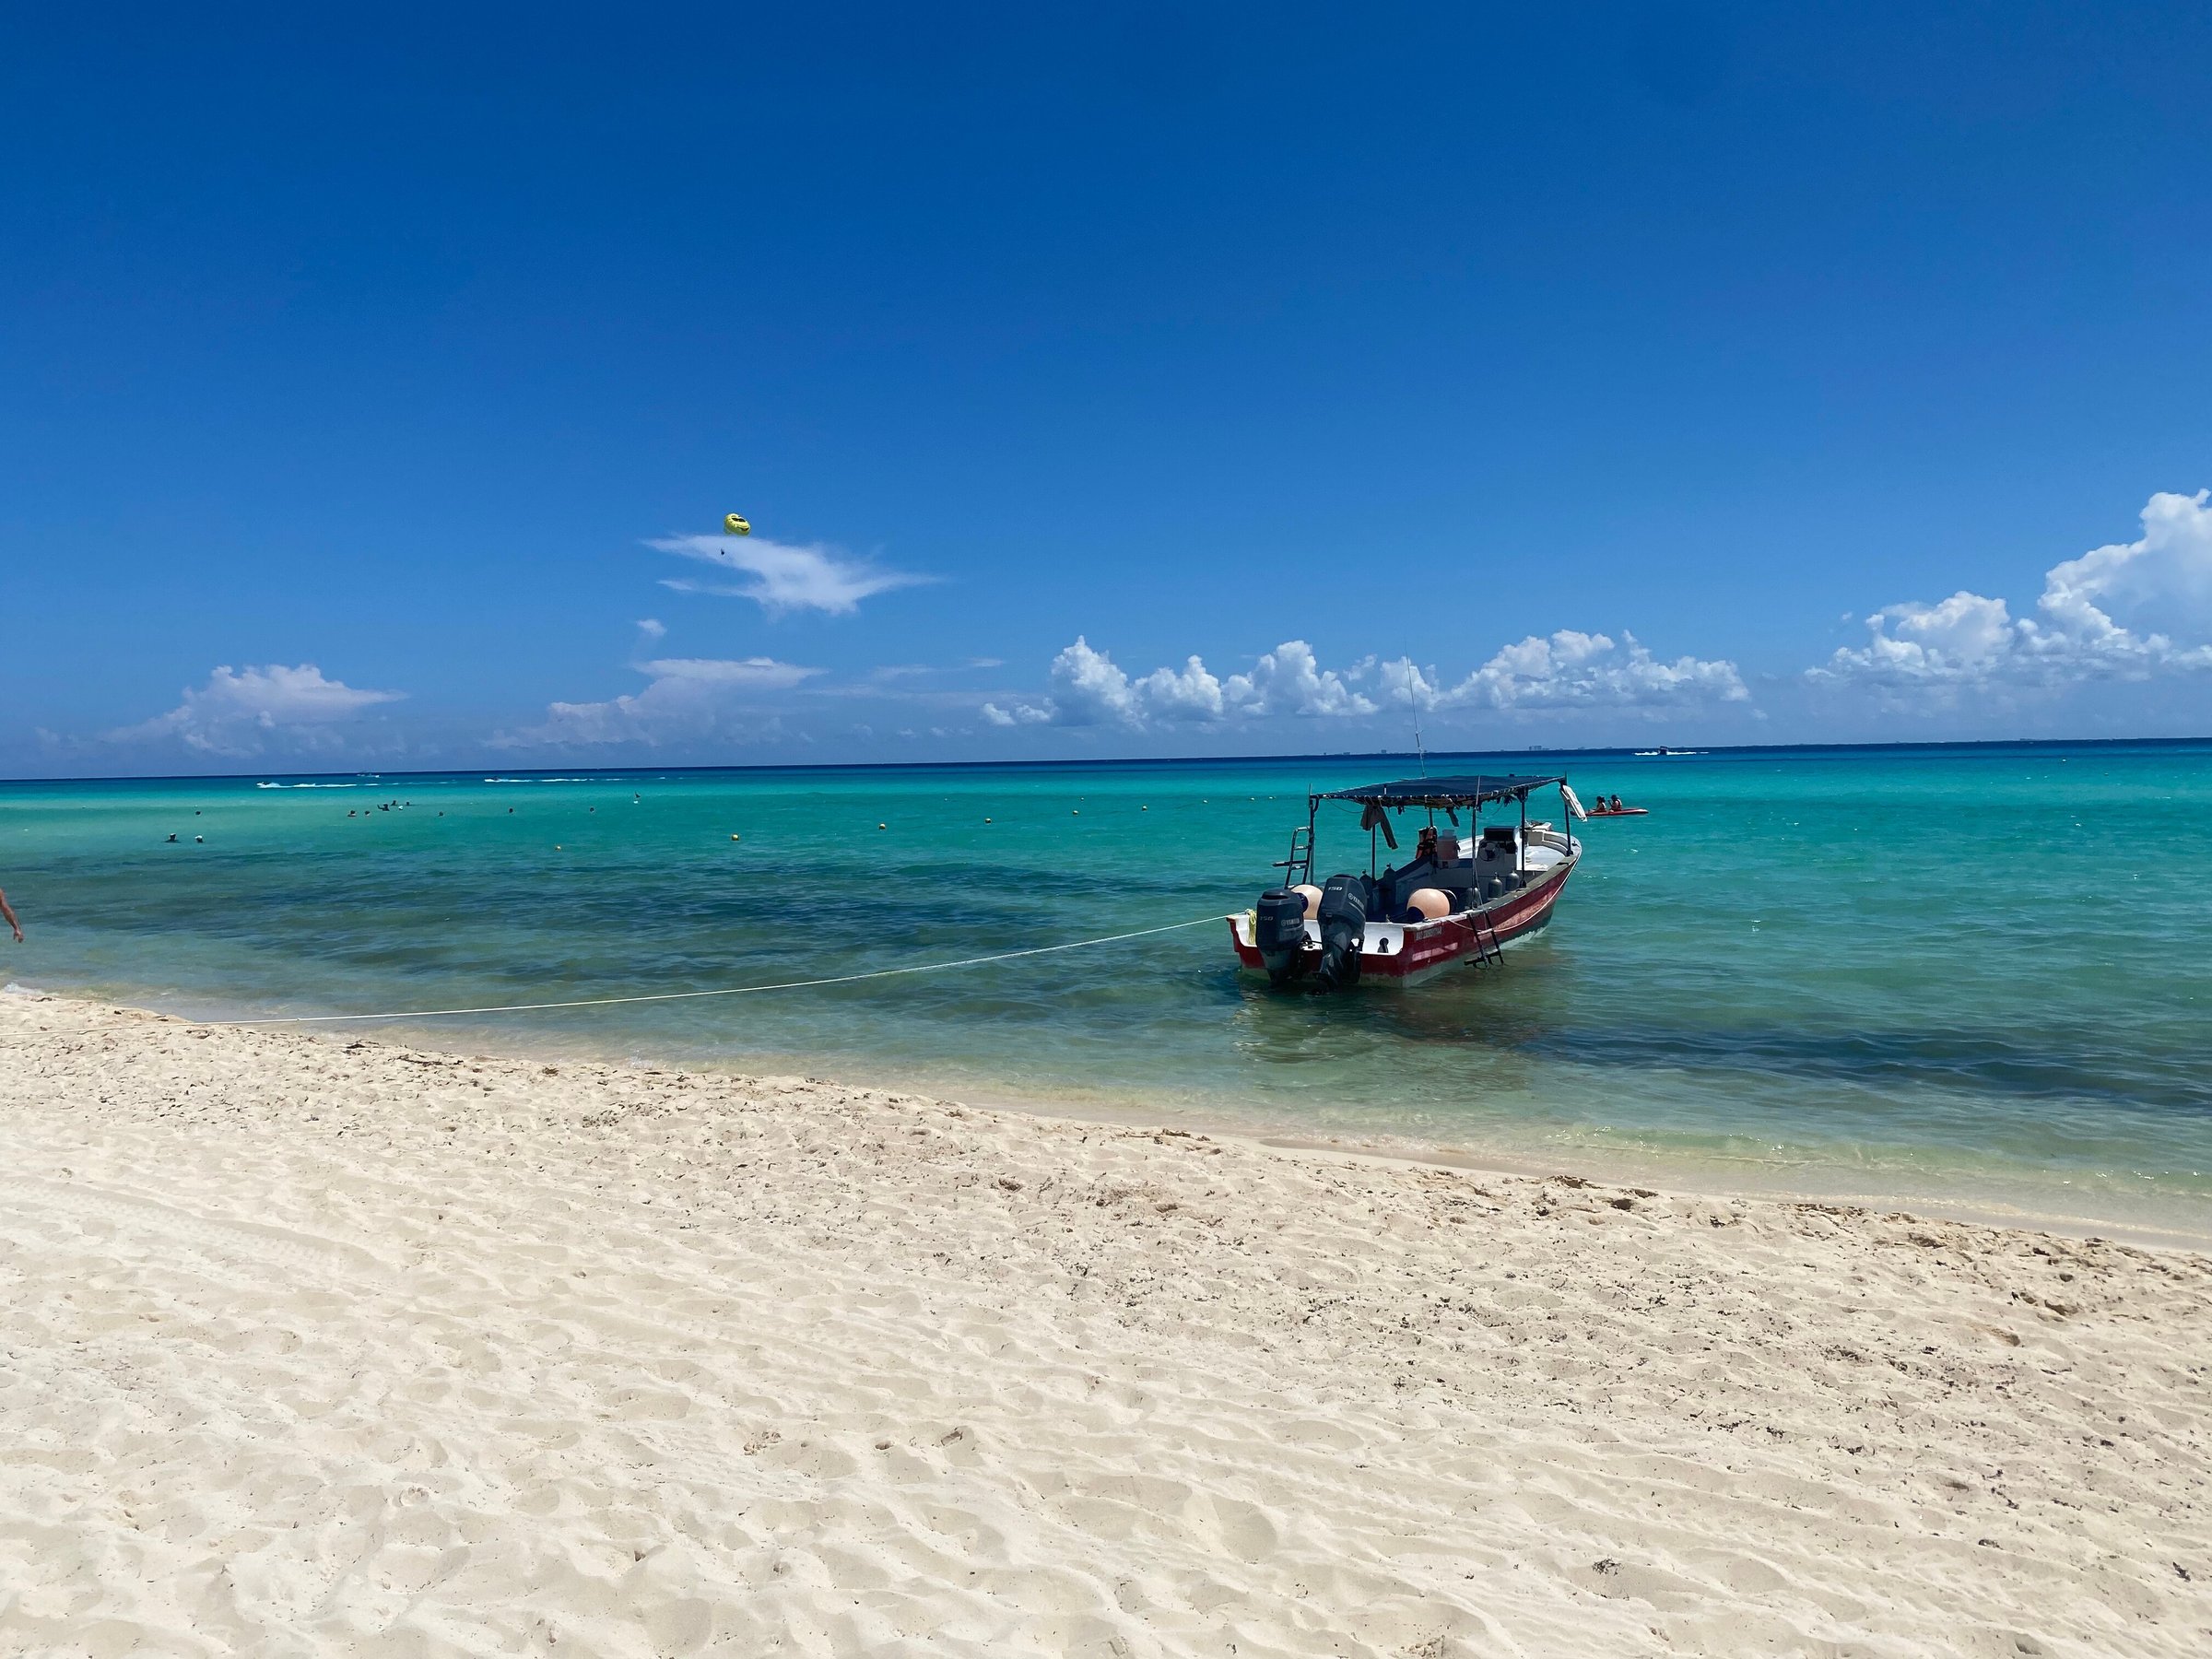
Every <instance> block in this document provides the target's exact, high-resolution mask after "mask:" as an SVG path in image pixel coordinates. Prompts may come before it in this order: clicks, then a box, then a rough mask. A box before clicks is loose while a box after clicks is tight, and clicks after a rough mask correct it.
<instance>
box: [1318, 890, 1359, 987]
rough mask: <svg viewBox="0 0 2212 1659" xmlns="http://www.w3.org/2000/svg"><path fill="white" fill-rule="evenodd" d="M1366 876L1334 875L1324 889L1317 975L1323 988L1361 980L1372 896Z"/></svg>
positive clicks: (1347, 984) (1320, 917) (1342, 985)
mask: <svg viewBox="0 0 2212 1659" xmlns="http://www.w3.org/2000/svg"><path fill="white" fill-rule="evenodd" d="M1370 896H1371V895H1370V892H1369V883H1368V879H1367V877H1364V876H1332V877H1329V880H1328V885H1327V886H1326V887H1324V888H1322V889H1321V906H1320V911H1319V914H1318V916H1317V918H1316V919H1317V920H1318V921H1319V922H1320V924H1321V965H1320V967H1319V968H1318V969H1317V970H1316V971H1315V977H1316V978H1317V979H1319V980H1320V982H1321V988H1322V989H1323V990H1324V991H1340V990H1343V989H1345V988H1346V987H1347V986H1350V985H1356V984H1358V983H1359V948H1360V947H1361V946H1362V945H1363V944H1365V943H1366V939H1367V906H1368V900H1369V898H1370Z"/></svg>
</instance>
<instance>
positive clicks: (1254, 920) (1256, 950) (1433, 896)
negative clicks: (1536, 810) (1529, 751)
mask: <svg viewBox="0 0 2212 1659" xmlns="http://www.w3.org/2000/svg"><path fill="white" fill-rule="evenodd" d="M1555 787H1556V788H1557V789H1558V790H1559V807H1560V822H1561V823H1562V824H1564V823H1567V822H1570V821H1571V820H1572V819H1573V818H1581V817H1583V816H1584V814H1583V806H1582V803H1581V802H1580V801H1578V800H1576V799H1575V796H1574V792H1573V790H1571V789H1570V788H1569V787H1568V785H1567V780H1566V779H1565V778H1524V777H1495V778H1493V777H1459V778H1406V779H1401V780H1400V781H1399V782H1395V783H1370V784H1367V785H1365V786H1364V787H1362V788H1359V789H1339V790H1335V791H1332V792H1331V793H1329V794H1312V795H1308V796H1307V797H1306V821H1305V824H1304V826H1303V827H1302V828H1300V830H1296V831H1294V832H1293V833H1292V835H1291V837H1290V856H1289V857H1288V858H1287V859H1284V860H1282V861H1281V862H1280V863H1278V864H1277V865H1276V868H1277V869H1278V870H1281V871H1282V872H1283V873H1284V874H1283V883H1282V885H1281V886H1280V887H1277V888H1269V889H1268V890H1267V891H1266V892H1265V893H1262V894H1261V895H1260V901H1259V903H1258V904H1256V905H1254V906H1253V908H1252V909H1251V910H1248V911H1246V912H1243V913H1242V914H1241V915H1236V916H1231V917H1230V918H1229V932H1230V943H1231V944H1232V945H1234V946H1235V947H1236V952H1237V960H1238V961H1239V962H1241V964H1242V965H1243V966H1244V967H1246V968H1249V969H1252V970H1253V971H1256V972H1262V973H1265V974H1266V975H1267V977H1268V980H1269V981H1270V982H1272V983H1274V984H1277V985H1288V984H1292V983H1296V982H1304V983H1308V984H1311V985H1312V986H1313V987H1314V988H1315V989H1317V990H1324V991H1335V990H1342V989H1345V988H1347V987H1348V986H1351V985H1354V984H1358V983H1359V982H1363V981H1365V982H1372V983H1377V984H1388V985H1411V984H1415V983H1418V982H1420V981H1422V980H1426V979H1430V978H1433V977H1434V976H1435V975H1437V974H1439V973H1441V972H1443V971H1445V970H1446V969H1448V968H1454V967H1461V966H1465V967H1476V966H1479V965H1481V964H1483V963H1486V962H1495V961H1498V960H1499V959H1500V955H1501V953H1502V952H1503V950H1504V949H1505V947H1507V946H1509V945H1511V944H1512V943H1513V942H1514V941H1515V940H1518V939H1524V938H1526V937H1528V936H1529V935H1531V934H1534V933H1535V932H1536V930H1537V929H1539V928H1541V927H1543V926H1544V925H1545V924H1547V923H1548V922H1549V921H1550V920H1551V912H1552V907H1553V906H1554V905H1555V904H1557V903H1558V902H1559V893H1560V891H1561V890H1562V889H1563V888H1565V887H1566V885H1567V878H1568V877H1570V876H1571V875H1573V874H1574V866H1575V864H1576V862H1577V861H1578V860H1580V859H1581V857H1582V855H1583V843H1582V842H1581V841H1578V840H1576V839H1575V837H1574V836H1573V835H1571V834H1570V833H1568V832H1567V831H1566V830H1559V829H1554V828H1553V827H1552V826H1551V825H1550V824H1549V823H1547V822H1542V821H1535V820H1532V819H1531V818H1529V816H1528V797H1529V795H1530V794H1533V793H1534V792H1535V791H1536V790H1539V789H1549V788H1555ZM1324 801H1348V802H1352V803H1354V804H1356V805H1358V806H1359V807H1360V809H1361V811H1360V817H1359V827H1360V829H1362V830H1366V831H1367V836H1368V865H1367V869H1368V873H1367V874H1366V875H1364V876H1360V875H1354V874H1342V875H1335V876H1331V877H1328V879H1327V880H1326V881H1323V882H1319V883H1316V881H1315V880H1314V874H1313V870H1314V865H1313V831H1314V823H1315V820H1316V818H1317V817H1318V816H1319V813H1320V810H1321V804H1322V803H1323V802H1324ZM1500 804H1502V805H1507V806H1512V807H1513V808H1515V809H1516V817H1515V818H1514V820H1513V821H1512V822H1506V823H1492V824H1487V825H1486V824H1484V823H1483V822H1482V809H1483V808H1484V807H1485V806H1498V805H1500ZM1410 811H1418V812H1420V813H1422V814H1423V815H1425V817H1426V819H1427V822H1426V823H1425V824H1423V825H1421V826H1420V827H1419V828H1418V833H1417V835H1416V838H1415V842H1414V848H1413V856H1412V857H1411V858H1410V859H1409V860H1407V862H1406V865H1404V866H1403V867H1402V868H1401V867H1398V866H1395V865H1382V866H1381V867H1380V868H1378V867H1377V866H1378V861H1379V860H1380V859H1381V858H1382V853H1383V843H1387V845H1388V849H1389V851H1390V852H1392V853H1395V852H1397V851H1398V850H1399V842H1398V836H1397V827H1396V826H1394V824H1393V821H1392V820H1393V818H1396V819H1398V820H1399V821H1400V823H1401V824H1402V823H1403V820H1404V818H1405V815H1406V813H1407V812H1410ZM1463 811H1464V812H1465V814H1466V815H1467V822H1466V824H1465V834H1464V835H1463V834H1462V833H1461V825H1460V821H1459V815H1460V814H1461V813H1462V812H1463ZM1440 813H1441V814H1442V815H1443V817H1444V818H1445V820H1446V823H1445V824H1444V825H1440V824H1438V822H1437V815H1438V814H1440Z"/></svg>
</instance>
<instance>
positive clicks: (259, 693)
mask: <svg viewBox="0 0 2212 1659" xmlns="http://www.w3.org/2000/svg"><path fill="white" fill-rule="evenodd" d="M404 696H406V693H405V692H402V691H371V690H365V689H363V688H359V687H356V686H348V685H347V684H346V683H345V682H344V681H343V680H335V679H328V678H325V677H324V673H323V671H322V670H321V669H320V668H318V667H316V666H315V665H313V664H312V663H301V664H300V665H297V666H295V667H287V666H286V665H283V664H281V663H271V664H268V665H265V666H264V667H259V668H231V667H229V666H224V667H219V668H218V669H216V670H215V672H214V673H212V674H210V675H209V676H208V677H207V679H206V684H204V685H199V686H190V687H187V688H185V689H184V692H183V700H182V702H180V703H179V704H178V705H177V706H176V707H175V708H173V709H171V710H170V711H169V712H168V713H166V714H157V715H155V716H154V718H153V719H151V720H146V721H141V722H139V723H138V724H136V725H130V726H123V727H120V728H118V729H117V730H115V731H112V732H109V733H106V734H105V736H106V738H107V740H108V741H109V742H112V743H156V742H161V741H165V740H174V741H176V742H179V743H182V745H183V746H184V747H186V748H188V749H192V750H194V751H195V752H197V753H201V754H208V755H254V754H260V753H262V752H263V751H264V750H265V749H266V748H268V747H270V746H271V744H272V742H273V740H274V739H275V738H276V737H277V735H278V734H280V733H281V734H285V735H286V736H287V738H288V741H290V742H291V743H293V744H294V745H295V746H300V747H315V746H316V740H317V737H318V735H319V734H321V733H322V732H323V731H324V729H326V728H328V727H331V726H334V725H336V724H340V723H342V722H345V721H348V720H351V719H353V718H355V717H356V716H357V715H359V714H360V713H361V712H362V711H364V710H366V709H371V708H374V707H375V706H376V705H377V704H379V703H389V702H397V701H398V700H400V699H401V698H403V697H404Z"/></svg>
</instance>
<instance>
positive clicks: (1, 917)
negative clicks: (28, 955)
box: [0, 893, 23, 945]
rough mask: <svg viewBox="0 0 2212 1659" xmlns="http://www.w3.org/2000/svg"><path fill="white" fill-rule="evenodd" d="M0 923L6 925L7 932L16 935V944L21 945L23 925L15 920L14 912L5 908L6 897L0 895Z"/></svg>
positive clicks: (4, 894) (3, 894)
mask: <svg viewBox="0 0 2212 1659" xmlns="http://www.w3.org/2000/svg"><path fill="white" fill-rule="evenodd" d="M0 921H4V922H6V924H7V931H8V932H10V933H12V934H14V935H16V943H17V944H18V945H20V944H22V943H23V924H22V923H20V922H18V921H17V920H16V912H14V911H12V910H9V909H8V908H7V895H6V893H0Z"/></svg>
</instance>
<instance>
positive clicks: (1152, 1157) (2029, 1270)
mask: <svg viewBox="0 0 2212 1659" xmlns="http://www.w3.org/2000/svg"><path fill="white" fill-rule="evenodd" d="M2208 1435H2212V1262H2208V1261H2207V1260H2206V1258H2205V1257H2202V1256H2196V1255H2190V1254H2184V1253H2168V1252H2154V1251H2147V1250H2142V1249H2136V1248H2133V1247H2130V1246H2125V1245H2122V1244H2117V1243H2111V1242H2102V1241H2094V1240H2088V1241H2085V1240H2081V1239H2075V1238H2062V1237H2058V1236H2054V1235H2048V1234H2037V1233H2031V1232H2027V1231H2017V1230H1997V1229H1991V1228H1984V1227H1977V1226H1971V1225H1965V1224H1961V1223H1957V1222H1934V1221H1924V1220H1916V1219H1913V1218H1910V1217H1906V1216H1902V1215H1883V1214H1874V1213H1866V1212H1861V1211H1854V1210H1850V1209H1846V1208H1840V1207H1836V1206H1819V1205H1812V1204H1791V1203H1783V1202H1741V1201H1727V1200H1719V1199H1712V1198H1704V1197H1690V1196H1677V1195H1670V1194H1660V1193H1654V1192H1651V1191H1648V1190H1637V1189H1630V1188H1618V1187H1607V1186H1599V1185H1593V1184H1589V1183H1586V1182H1581V1181H1578V1180H1575V1179H1572V1178H1559V1179H1551V1180H1540V1179H1533V1178H1526V1177H1519V1176H1499V1175H1488V1174H1484V1173H1481V1172H1477V1171H1464V1170H1453V1169H1444V1168H1437V1167H1429V1166H1423V1165H1420V1164H1417V1163H1407V1162H1395V1161H1386V1160H1382V1159H1353V1158H1343V1157H1332V1156H1329V1155H1326V1154H1313V1153H1302V1152H1291V1151H1286V1150H1281V1149H1275V1148H1270V1147H1263V1146H1258V1145H1254V1144H1250V1143H1245V1142H1240V1141H1233V1140H1226V1139H1222V1138H1218V1137H1217V1138H1209V1137H1207V1136H1206V1135H1197V1134H1191V1133H1179V1132H1169V1131H1161V1132H1157V1133H1156V1132H1150V1131H1146V1130H1143V1129H1136V1128H1129V1127H1124V1126H1108V1125H1097V1124H1077V1123H1068V1122H1064V1121H1054V1120H1050V1119H1042V1118H1032V1117H1026V1116H1023V1115H1020V1114H1017V1113H1011V1112H983V1111H979V1110H975V1109H972V1108H964V1107H961V1106H958V1105H952V1104H947V1103H941V1102H937V1101H933V1100H924V1099H920V1098H917V1097H913V1096H907V1095H899V1094H888V1093H881V1092H871V1091H866V1090H861V1089H854V1088H841V1087H835V1086H830V1085H825V1084H818V1083H814V1082H809V1081H806V1080H804V1079H799V1078H751V1079H747V1078H729V1077H706V1076H699V1075H690V1074H686V1073H683V1072H678V1071H673V1070H664V1071H653V1070H645V1069H640V1068H625V1067H620V1066H605V1065H571V1064H565V1063H564V1064H561V1065H559V1066H558V1067H555V1066H550V1065H544V1064H541V1063H537V1062H529V1061H523V1060H516V1059H471V1058H466V1057H462V1056H456V1055H447V1054H436V1053H424V1052H419V1051H417V1050H413V1049H409V1048H406V1047H402V1046H397V1045H395V1044H393V1043H390V1042H386V1041H379V1040H378V1039H376V1038H375V1037H373V1036H370V1037H368V1038H365V1039H362V1040H359V1041H355V1040H354V1039H352V1038H349V1037H337V1038H331V1037H324V1038H311V1037H305V1036H300V1035H295V1034H291V1033H288V1032H277V1031H262V1030H232V1029H219V1030H211V1029H207V1028H195V1027H193V1026H189V1025H186V1024H184V1023H182V1022H180V1021H177V1020H174V1019H171V1018H161V1017H157V1016H154V1015H149V1014H143V1013H135V1012H130V1011H125V1010H120V1009H112V1008H107V1007H102V1006H96V1005H93V1004H89V1003H84V1002H77V1001H70V1000H64V999H56V998H33V997H23V996H10V997H5V998H0V1653H8V1654H17V1653H41V1654H45V1653H53V1654H63V1653H69V1654H76V1653H83V1654H103V1655H105V1654H127V1653H149V1654H150V1653H159V1654H179V1655H192V1654H223V1653H281V1654H309V1653H343V1654H387V1653H389V1654H408V1655H442V1654H484V1653H557V1654H562V1655H591V1654H608V1655H663V1654H688V1653H730V1654H763V1653H797V1654H861V1653H866V1654H884V1655H890V1654H925V1653H927V1654H935V1653H991V1654H1025V1653H1035V1654H1101V1655H1103V1654H1114V1655H1147V1654H1185V1653H1189V1654H1221V1655H1230V1654H1234V1655H1261V1654H1313V1655H1321V1654H1340V1655H1355V1654H1356V1655H1428V1656H1431V1659H1435V1656H1442V1655H1476V1654H1485V1655H1488V1654H1527V1655H1535V1654H1559V1655H1570V1654H1571V1655H1595V1654H1605V1655H1633V1654H1660V1653H1701V1654H1745V1653H1773V1654H1792V1653H1805V1654H1835V1655H1841V1654H1853V1655H1888V1654H1900V1655H1901V1654H1988V1655H2000V1654H2001V1655H2015V1654H2065V1655H2079V1656H2081V1659H2088V1656H2090V1655H2097V1656H2100V1659H2104V1656H2110V1655H2118V1654H2175V1655H2184V1654H2186V1655H2200V1654H2203V1653H2208V1652H2212V1469H2208V1465H2207V1454H2208V1452H2212V1442H2208V1438H2207V1437H2208Z"/></svg>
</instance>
